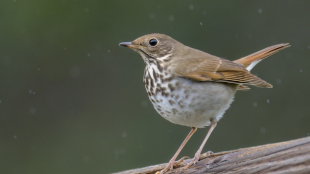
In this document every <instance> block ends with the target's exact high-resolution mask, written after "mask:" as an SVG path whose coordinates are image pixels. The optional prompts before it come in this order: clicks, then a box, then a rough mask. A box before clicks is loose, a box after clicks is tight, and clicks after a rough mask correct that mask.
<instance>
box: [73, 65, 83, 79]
mask: <svg viewBox="0 0 310 174" xmlns="http://www.w3.org/2000/svg"><path fill="white" fill-rule="evenodd" d="M70 75H71V77H73V78H78V77H80V75H81V68H80V67H79V66H77V65H74V66H72V67H71V69H70Z"/></svg>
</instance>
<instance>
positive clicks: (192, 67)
mask: <svg viewBox="0 0 310 174" xmlns="http://www.w3.org/2000/svg"><path fill="white" fill-rule="evenodd" d="M201 56H202V55H201ZM175 74H176V75H178V76H180V77H184V78H188V79H191V80H195V81H214V82H226V83H234V84H248V85H254V86H257V87H264V88H271V87H272V86H271V85H270V84H269V83H267V82H266V81H264V80H262V79H260V78H258V77H256V76H255V75H253V74H251V73H250V72H249V71H248V70H246V69H245V68H244V66H243V65H242V64H239V63H235V62H232V61H229V60H226V59H222V58H219V57H216V56H212V55H209V54H207V53H205V56H204V57H202V58H192V59H191V58H189V59H182V60H179V62H178V65H177V66H176V68H175Z"/></svg>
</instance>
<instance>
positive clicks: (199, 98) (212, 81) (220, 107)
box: [119, 33, 290, 174]
mask: <svg viewBox="0 0 310 174" xmlns="http://www.w3.org/2000/svg"><path fill="white" fill-rule="evenodd" d="M119 45H120V46H124V47H127V48H130V49H132V50H134V51H135V52H137V53H138V54H139V55H140V57H141V58H142V60H143V61H144V63H145V70H144V76H143V82H144V86H145V89H146V91H147V94H148V97H149V99H150V101H151V102H152V105H153V107H154V108H155V110H156V111H157V112H158V113H159V114H160V115H161V116H162V117H163V118H165V119H166V120H168V121H170V122H172V123H174V124H178V125H182V126H187V127H191V131H190V132H189V134H188V135H187V137H186V138H185V140H184V141H183V143H182V144H181V146H180V147H179V149H178V150H177V152H176V153H175V155H174V156H173V157H172V158H171V160H170V161H169V163H168V165H167V166H166V167H165V168H164V169H163V170H161V171H158V172H157V174H159V173H160V174H163V173H166V172H167V171H168V170H170V169H173V167H174V165H176V164H178V163H179V162H181V160H182V159H183V158H182V159H181V160H180V161H176V158H177V156H178V155H179V153H180V152H181V150H182V149H183V147H184V146H185V144H186V143H187V141H188V140H189V139H190V137H191V136H192V135H193V134H194V133H195V132H196V130H197V128H205V127H207V126H210V128H209V131H208V133H207V135H206V137H205V139H204V140H203V142H202V144H201V146H200V147H199V149H198V151H197V152H196V153H195V156H194V158H193V159H192V160H191V161H190V162H189V163H187V164H186V165H185V166H183V167H182V168H181V169H180V171H183V170H185V169H187V168H188V167H190V166H192V165H193V164H196V163H197V162H198V161H199V157H200V155H201V152H202V149H203V147H204V145H205V144H206V142H207V140H208V138H209V136H210V135H211V133H212V131H213V130H214V128H215V127H216V125H217V122H218V121H219V120H220V119H221V118H222V116H223V114H224V113H225V111H226V110H227V109H228V108H229V107H230V105H231V103H232V102H233V100H234V96H235V93H236V91H238V90H241V91H248V90H250V88H249V85H251V86H256V87H261V88H272V85H271V84H270V83H268V82H266V81H264V80H262V79H261V78H259V77H257V76H256V75H253V74H251V72H250V71H251V69H252V68H253V67H254V66H255V65H257V63H259V62H260V61H261V60H263V59H265V58H266V57H268V56H270V55H272V54H274V53H277V52H278V51H280V50H283V49H285V48H287V47H289V46H290V45H289V43H282V44H277V45H273V46H270V47H267V48H265V49H263V50H260V51H258V52H255V53H253V54H251V55H248V56H245V57H243V58H240V59H237V60H235V61H230V60H227V59H224V58H220V57H217V56H214V55H211V54H208V53H206V52H203V51H200V50H198V49H195V48H191V47H189V46H186V45H184V44H182V43H180V42H178V41H177V40H175V39H173V38H172V37H170V36H167V35H164V34H159V33H154V34H147V35H144V36H141V37H139V38H137V39H135V40H134V41H132V42H122V43H120V44H119ZM210 154H211V152H210V153H209V154H208V155H210Z"/></svg>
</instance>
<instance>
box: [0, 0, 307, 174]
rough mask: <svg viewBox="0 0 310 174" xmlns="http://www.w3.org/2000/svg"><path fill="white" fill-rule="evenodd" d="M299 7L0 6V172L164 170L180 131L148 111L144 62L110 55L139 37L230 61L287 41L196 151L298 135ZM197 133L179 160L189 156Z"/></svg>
mask: <svg viewBox="0 0 310 174" xmlns="http://www.w3.org/2000/svg"><path fill="white" fill-rule="evenodd" d="M309 8H310V1H307V0H299V1H293V0H290V1H289V0H274V1H267V0H265V1H247V0H243V1H241V0H240V1H230V0H226V1H223V0H213V1H202V0H201V1H177V0H171V1H149V0H147V1H145V0H143V1H142V0H140V1H118V0H113V1H99V0H87V1H82V0H53V1H51V0H50V1H41V0H1V1H0V165H1V166H0V173H5V174H11V173H14V174H18V173H22V174H42V173H44V174H54V173H57V174H62V173H63V174H71V173H72V174H84V173H87V174H88V173H94V174H97V173H98V174H99V173H111V172H117V171H122V170H126V169H133V168H137V167H144V166H148V165H154V164H158V163H164V162H168V161H169V160H170V158H171V157H172V156H173V154H174V153H175V151H176V150H177V148H178V147H179V145H180V144H181V142H182V141H183V139H184V138H185V136H186V135H187V134H188V132H189V131H190V128H188V127H183V126H179V125H174V124H172V123H170V122H168V121H166V120H164V119H163V118H161V117H160V116H159V115H158V114H157V113H156V111H155V110H154V109H153V108H152V105H151V103H150V101H149V100H148V97H147V94H146V92H145V89H144V85H143V82H142V76H143V71H144V63H143V62H142V60H141V58H140V57H139V56H138V54H136V53H134V52H133V51H131V50H129V49H126V48H123V47H119V46H118V44H119V43H120V42H124V41H132V40H134V39H135V38H137V37H140V36H142V35H145V34H149V33H155V32H157V33H164V34H167V35H169V36H171V37H173V38H175V39H176V40H179V41H180V42H182V43H184V44H185V45H188V46H191V47H194V48H197V49H200V50H203V51H206V52H208V53H210V54H213V55H217V56H220V57H223V58H227V59H229V60H234V59H237V58H240V57H243V56H246V55H249V54H251V53H253V52H256V51H258V50H260V49H263V48H265V47H268V46H271V45H274V44H278V43H287V42H289V43H290V44H291V45H292V47H290V48H288V49H285V50H283V51H281V52H279V53H277V54H275V55H273V56H271V57H269V58H268V59H266V60H264V61H263V62H261V63H260V64H259V65H258V66H257V67H256V68H254V70H253V71H252V72H253V73H254V74H256V75H258V76H259V77H261V78H262V79H264V80H266V81H268V82H270V83H271V84H273V85H274V88H272V89H261V88H255V87H252V89H251V90H250V91H248V92H238V94H237V96H236V99H235V102H234V103H233V104H232V107H231V108H230V109H229V110H228V111H227V112H226V114H225V115H224V118H223V119H222V120H220V122H219V124H218V126H217V128H216V129H215V131H214V132H213V134H212V135H211V137H210V139H209V141H208V142H207V144H206V146H205V148H204V151H208V150H212V151H213V152H220V151H226V150H232V149H237V148H243V147H249V146H256V145H262V144H266V143H275V142H280V141H286V140H291V139H297V138H301V137H306V136H309V133H310V126H309V124H310V115H309V112H310V107H309V103H310V99H309V96H310V95H309V90H310V88H309V87H310V79H309V78H310V71H309V66H310V64H309V63H310V20H309V16H310V10H309ZM206 133H207V129H199V130H198V132H197V133H196V134H195V135H194V136H193V137H192V139H191V140H190V141H189V143H188V144H187V145H186V147H185V148H184V150H183V151H182V153H181V154H180V157H181V156H185V155H188V156H191V157H193V155H194V153H195V152H196V150H197V149H198V147H199V146H200V144H201V142H202V140H203V138H204V137H205V135H206Z"/></svg>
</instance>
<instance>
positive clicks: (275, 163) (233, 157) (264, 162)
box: [115, 137, 310, 174]
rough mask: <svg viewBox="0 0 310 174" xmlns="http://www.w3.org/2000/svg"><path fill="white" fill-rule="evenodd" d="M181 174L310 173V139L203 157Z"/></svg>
mask: <svg viewBox="0 0 310 174" xmlns="http://www.w3.org/2000/svg"><path fill="white" fill-rule="evenodd" d="M187 162H189V160H185V161H184V162H182V163H180V165H179V166H176V167H175V169H174V170H171V171H169V172H167V174H169V173H178V170H179V168H180V167H181V166H183V165H185V164H186V163H187ZM166 165H167V164H159V165H154V166H148V167H144V168H139V169H133V170H127V171H123V172H119V173H115V174H136V173H137V174H142V173H148V174H154V173H155V172H156V171H159V170H161V169H163V168H164V167H165V166H166ZM181 173H182V174H194V173H212V174H215V173H217V174H218V173H225V174H241V173H243V174H244V173H247V174H248V173H262V174H264V173H274V174H291V173H294V174H306V173H307V174H309V173H310V137H306V138H301V139H297V140H291V141H286V142H281V143H274V144H267V145H261V146H256V147H249V148H242V149H237V150H232V151H226V152H221V153H215V154H213V155H211V156H208V157H203V158H202V159H201V160H200V161H199V162H198V163H197V164H196V165H193V166H191V167H190V168H188V169H186V170H184V171H182V172H181Z"/></svg>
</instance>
